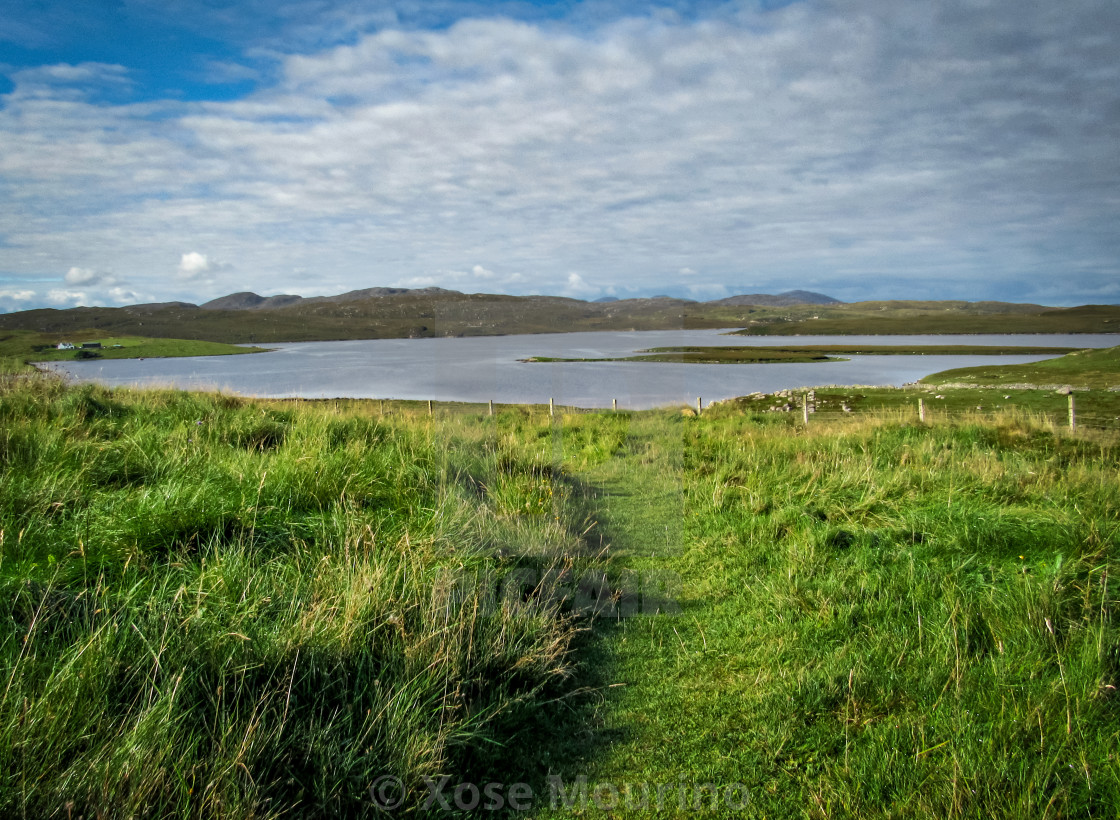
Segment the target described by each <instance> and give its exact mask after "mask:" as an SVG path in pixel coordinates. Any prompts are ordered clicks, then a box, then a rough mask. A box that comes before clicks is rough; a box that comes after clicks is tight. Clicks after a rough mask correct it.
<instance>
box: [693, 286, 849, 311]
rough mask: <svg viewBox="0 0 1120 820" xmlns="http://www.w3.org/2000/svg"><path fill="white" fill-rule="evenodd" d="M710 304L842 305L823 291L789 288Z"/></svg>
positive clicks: (730, 297) (770, 305)
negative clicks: (773, 293) (781, 291)
mask: <svg viewBox="0 0 1120 820" xmlns="http://www.w3.org/2000/svg"><path fill="white" fill-rule="evenodd" d="M707 304H709V305H760V306H762V307H788V306H789V305H840V304H843V302H841V301H840V300H839V299H833V298H832V297H831V296H825V295H824V294H823V293H813V291H811V290H787V291H785V292H784V293H779V294H777V295H773V296H772V295H770V294H768V293H750V294H744V295H742V296H728V297H727V298H726V299H715V300H713V301H711V302H708V303H707Z"/></svg>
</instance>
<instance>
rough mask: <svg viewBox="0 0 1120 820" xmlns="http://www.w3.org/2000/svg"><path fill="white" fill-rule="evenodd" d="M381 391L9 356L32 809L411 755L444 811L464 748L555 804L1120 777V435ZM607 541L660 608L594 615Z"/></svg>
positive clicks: (805, 807)
mask: <svg viewBox="0 0 1120 820" xmlns="http://www.w3.org/2000/svg"><path fill="white" fill-rule="evenodd" d="M378 407H379V405H377V404H375V403H363V402H340V403H331V402H323V403H313V402H252V401H246V400H241V399H237V398H234V397H229V396H221V395H202V394H186V393H177V392H158V391H157V392H136V393H134V392H128V391H105V390H101V389H98V388H93V387H83V388H65V387H63V386H61V385H59V384H57V383H53V382H50V381H47V380H42V379H12V380H9V381H8V382H6V383H5V386H4V388H3V392H2V395H0V467H2V473H0V586H2V587H3V590H2V593H3V594H2V596H0V658H3V664H0V669H2V670H3V674H2V675H0V814H3V815H6V816H28V817H33V816H60V817H61V816H81V815H84V816H87V817H89V816H140V817H145V816H146V817H163V816H176V817H178V816H198V817H203V816H205V817H209V816H215V815H221V816H233V817H281V816H284V817H290V816H323V815H341V816H370V815H372V814H375V813H376V810H375V808H374V805H373V802H372V799H371V796H370V794H369V791H368V790H369V788H370V786H371V785H373V784H374V783H375V782H377V780H378V778H380V777H382V776H384V775H392V776H395V777H398V778H400V781H401V783H402V785H403V789H404V791H405V795H404V796H405V798H406V803H405V805H404V807H402V809H401V811H402V812H413V813H417V812H420V811H421V809H420V808H419V805H420V804H421V802H422V798H423V797H424V792H425V787H424V785H423V784H424V779H425V778H427V777H439V776H443V775H447V776H450V777H451V778H452V782H457V781H459V780H467V781H473V782H477V783H480V784H481V783H485V782H486V781H487V780H488V779H493V780H498V781H502V782H505V783H510V782H512V781H513V779H515V778H516V779H525V780H526V781H527V782H529V783H530V784H531V785H532V787H533V789H534V792H535V794H536V795H537V797H538V799H537V800H536V801H534V803H533V805H532V811H531V812H530V816H556V815H565V814H567V813H570V812H569V811H568V810H567V809H566V808H565V807H564V806H562V805H561V806H559V807H557V806H553V805H550V802H549V800H548V794H549V792H548V786H547V783H548V780H547V778H548V777H549V776H560V777H562V778H563V779H564V781H565V782H567V783H572V782H574V781H575V780H576V779H577V778H578V777H579V776H581V775H582V776H585V777H587V778H589V780H590V781H591V783H592V784H593V785H594V784H595V783H600V784H610V785H612V786H616V787H619V788H622V790H623V791H625V788H626V787H627V784H633V785H638V784H643V783H644V784H647V785H649V786H651V787H657V786H666V785H668V786H669V787H670V788H672V789H676V788H677V786H678V785H679V784H682V783H685V784H705V783H706V784H717V785H725V786H730V785H732V784H741V786H742V787H743V789H745V791H744V792H743V794H747V795H749V800H748V807H747V812H746V816H779V817H784V816H809V817H856V816H858V817H868V816H871V817H930V816H939V817H940V816H944V817H981V816H983V817H1008V818H1010V817H1023V816H1031V817H1060V816H1085V817H1089V816H1114V815H1115V814H1116V812H1117V808H1118V807H1120V755H1118V753H1117V751H1116V750H1117V748H1120V692H1118V688H1120V625H1118V623H1117V614H1118V612H1120V592H1118V584H1117V576H1118V575H1120V566H1118V560H1120V490H1118V488H1117V483H1116V476H1117V474H1118V472H1120V471H1118V467H1120V443H1118V442H1117V440H1116V439H1115V437H1110V436H1104V435H1096V434H1088V435H1086V434H1078V435H1071V434H1069V433H1067V432H1065V431H1063V430H1062V429H1060V428H1058V427H1055V425H1053V424H1052V423H1051V422H1049V421H1047V420H1046V419H1045V418H1043V417H1041V416H1037V415H1031V414H1030V413H1023V412H1010V413H1005V414H1002V415H1000V416H998V417H995V418H993V417H991V416H988V415H985V416H980V415H977V416H974V417H969V416H956V417H954V418H953V419H952V420H949V419H946V418H938V417H936V416H934V417H933V420H932V421H931V422H929V423H926V424H919V423H918V422H917V420H916V418H914V414H913V412H911V411H908V410H907V411H904V410H903V409H899V408H894V409H890V408H888V409H884V410H880V411H874V412H866V413H860V412H857V413H854V414H851V415H850V416H848V417H846V418H838V419H836V420H827V419H814V423H813V424H812V425H811V426H810V427H809V428H805V427H804V426H803V425H801V424H800V423H799V420H798V419H794V418H790V417H789V414H772V413H752V412H750V409H749V405H743V406H735V405H733V404H725V405H721V406H720V407H718V408H714V409H712V410H710V411H706V412H705V413H704V414H703V415H701V416H699V417H696V416H695V415H694V414H682V413H679V412H677V413H666V412H650V413H640V414H639V413H635V414H630V413H620V414H599V415H591V414H573V415H563V416H557V417H556V418H550V417H548V416H547V415H545V414H542V413H541V412H540V411H539V410H537V411H534V410H533V409H531V408H504V409H502V410H501V411H500V412H499V413H498V414H497V415H496V416H494V417H490V416H489V415H487V414H485V413H482V412H475V410H473V409H470V408H460V409H459V410H457V411H456V412H455V413H452V414H447V415H441V416H437V417H434V418H432V417H429V416H428V414H427V412H426V409H425V408H418V409H416V408H412V409H410V407H408V406H404V405H393V406H392V407H391V408H390V409H391V411H392V412H391V415H387V416H384V417H382V416H380V415H378V414H376V413H375V412H374V411H375V409H377V408H378ZM604 570H606V571H607V578H608V581H607V587H606V589H607V592H613V593H614V595H615V598H614V600H615V602H616V603H621V602H623V601H624V600H625V599H626V596H627V595H628V594H629V593H630V592H633V590H632V589H630V588H628V586H627V584H630V583H632V582H636V583H644V581H645V579H646V578H647V577H655V578H658V579H661V580H666V584H665V585H664V586H662V587H659V588H658V590H656V593H655V597H657V596H660V597H657V600H656V604H657V606H655V607H644V606H640V607H636V608H633V607H632V608H631V609H630V610H629V611H628V612H626V613H623V612H622V610H621V608H620V609H617V610H615V609H613V608H612V604H611V601H610V600H607V601H606V602H605V605H604V606H602V607H601V608H599V609H598V610H597V611H598V612H599V614H600V615H613V616H615V617H598V618H596V619H589V618H584V617H582V615H583V614H584V613H582V612H581V610H580V607H579V605H578V602H577V601H576V600H575V598H578V595H579V594H580V592H581V590H580V588H579V585H578V583H576V584H573V579H585V578H597V579H602V577H603V574H602V573H603V571H604ZM598 591H599V592H601V591H602V590H601V589H599V590H598ZM646 591H647V590H646V589H645V587H644V586H643V588H642V592H643V593H645V592H646ZM596 594H597V593H596ZM608 597H609V596H608ZM598 603H604V601H603V600H602V599H598ZM624 615H630V616H632V617H624ZM585 639H586V640H585ZM526 749H529V752H528V753H527V752H526V751H525V750H526ZM602 793H603V792H600V794H602ZM608 793H609V792H608ZM674 793H675V792H674ZM671 802H672V801H671ZM678 809H679V807H678V806H676V804H675V803H673V804H672V805H669V806H667V807H665V808H664V810H663V811H662V812H661V814H664V815H666V816H669V815H673V814H676V813H678ZM704 810H705V812H707V813H710V814H712V815H719V814H721V813H724V814H736V815H737V816H742V813H741V812H739V813H736V812H733V811H731V810H730V809H728V808H727V807H726V806H715V807H714V808H712V807H711V806H708V805H707V804H706V803H705V809H704ZM578 811H579V812H581V813H583V814H586V815H588V816H634V817H638V816H649V815H650V814H655V813H657V811H656V808H653V809H651V808H649V807H647V808H644V809H643V808H627V807H626V806H625V805H615V806H614V807H613V808H612V807H605V806H600V805H598V804H597V803H596V802H595V801H591V802H587V801H584V802H583V803H581V804H580V806H579V808H578ZM437 814H439V812H437Z"/></svg>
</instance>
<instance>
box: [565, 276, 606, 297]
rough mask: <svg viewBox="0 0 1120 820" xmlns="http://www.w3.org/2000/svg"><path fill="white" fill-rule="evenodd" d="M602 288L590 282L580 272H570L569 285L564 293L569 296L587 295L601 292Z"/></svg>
mask: <svg viewBox="0 0 1120 820" xmlns="http://www.w3.org/2000/svg"><path fill="white" fill-rule="evenodd" d="M601 290H602V288H599V287H596V286H595V285H592V284H589V283H588V282H587V281H586V280H585V279H584V278H583V277H582V276H580V275H579V274H578V273H569V274H568V286H567V287H566V288H564V293H565V294H566V295H568V296H575V297H586V296H592V295H594V294H597V293H599V292H600V291H601Z"/></svg>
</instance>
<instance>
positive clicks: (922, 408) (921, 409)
mask: <svg viewBox="0 0 1120 820" xmlns="http://www.w3.org/2000/svg"><path fill="white" fill-rule="evenodd" d="M918 421H920V422H922V423H923V424H925V421H926V402H925V399H918Z"/></svg>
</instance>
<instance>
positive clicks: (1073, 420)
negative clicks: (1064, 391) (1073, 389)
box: [1069, 393, 1077, 433]
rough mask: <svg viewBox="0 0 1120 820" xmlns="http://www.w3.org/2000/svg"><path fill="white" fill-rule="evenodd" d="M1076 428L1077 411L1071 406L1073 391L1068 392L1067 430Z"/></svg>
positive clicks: (1071, 430)
mask: <svg viewBox="0 0 1120 820" xmlns="http://www.w3.org/2000/svg"><path fill="white" fill-rule="evenodd" d="M1076 429H1077V411H1076V410H1075V409H1074V407H1073V393H1070V394H1069V431H1070V432H1071V433H1072V432H1073V431H1074V430H1076Z"/></svg>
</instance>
